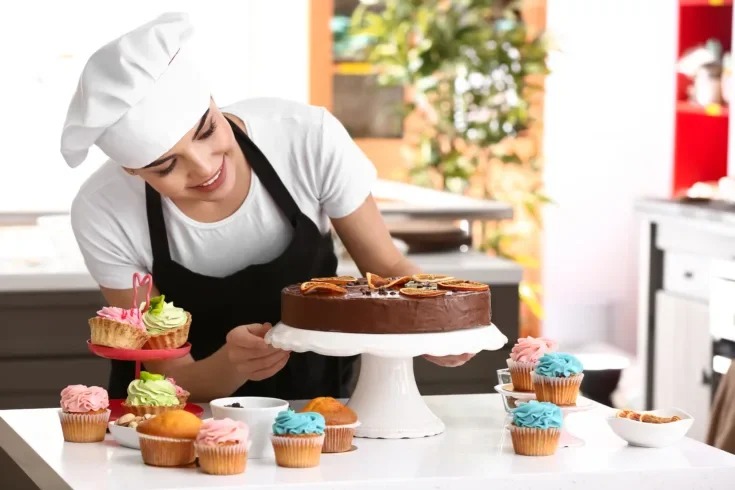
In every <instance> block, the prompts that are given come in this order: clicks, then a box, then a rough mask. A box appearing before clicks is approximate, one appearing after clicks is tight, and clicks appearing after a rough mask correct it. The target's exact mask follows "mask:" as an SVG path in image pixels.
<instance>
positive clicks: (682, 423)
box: [607, 408, 694, 447]
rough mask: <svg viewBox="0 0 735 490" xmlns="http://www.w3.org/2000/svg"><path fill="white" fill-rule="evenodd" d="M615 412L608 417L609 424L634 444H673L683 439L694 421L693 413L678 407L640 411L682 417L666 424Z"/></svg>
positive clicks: (623, 437)
mask: <svg viewBox="0 0 735 490" xmlns="http://www.w3.org/2000/svg"><path fill="white" fill-rule="evenodd" d="M615 413H617V411H615V412H613V414H612V415H611V416H609V417H608V418H607V423H608V425H609V426H610V428H611V429H612V430H613V432H614V433H615V434H616V435H617V436H618V437H620V438H621V439H623V440H624V441H626V442H627V443H628V444H630V445H632V446H641V447H666V446H671V445H672V444H675V443H677V442H679V441H680V440H681V439H683V438H684V436H685V435H686V433H687V432H688V431H689V429H690V428H691V427H692V424H693V423H694V419H693V418H692V416H691V415H689V414H688V413H686V412H685V411H683V410H679V409H678V408H670V409H661V410H651V411H648V412H639V413H641V414H645V413H650V414H652V415H657V416H659V417H673V416H674V415H678V416H679V417H681V420H677V421H676V422H668V423H666V424H652V423H650V422H639V421H636V420H631V419H622V418H617V417H616V416H615Z"/></svg>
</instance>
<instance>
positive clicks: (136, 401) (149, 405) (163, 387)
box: [122, 371, 186, 415]
mask: <svg viewBox="0 0 735 490" xmlns="http://www.w3.org/2000/svg"><path fill="white" fill-rule="evenodd" d="M185 406H186V405H185V404H184V403H181V402H180V401H179V399H178V398H177V396H176V387H175V386H174V385H173V384H172V383H171V382H170V381H168V380H166V379H164V377H163V375H161V374H151V373H149V372H147V371H141V372H140V379H136V380H133V381H131V382H130V384H129V385H128V397H127V398H126V399H125V401H124V402H123V403H122V408H123V412H125V413H132V414H134V415H145V414H147V413H150V414H153V415H158V414H161V413H163V412H168V411H171V410H183V409H184V407H185Z"/></svg>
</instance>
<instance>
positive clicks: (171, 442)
mask: <svg viewBox="0 0 735 490" xmlns="http://www.w3.org/2000/svg"><path fill="white" fill-rule="evenodd" d="M201 425H202V421H201V420H199V417H197V416H196V415H194V414H192V413H189V412H185V411H184V410H172V411H170V412H165V413H162V414H160V415H157V416H156V417H153V418H151V419H148V420H146V421H144V422H143V423H141V424H139V425H138V427H136V429H135V430H136V432H137V433H138V440H139V441H140V452H141V455H142V456H143V462H144V463H145V464H147V465H151V466H184V465H188V464H191V463H193V462H194V460H195V459H196V455H195V452H194V440H195V439H196V437H197V434H198V433H199V429H200V427H201Z"/></svg>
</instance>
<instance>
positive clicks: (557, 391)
mask: <svg viewBox="0 0 735 490" xmlns="http://www.w3.org/2000/svg"><path fill="white" fill-rule="evenodd" d="M582 370H583V367H582V363H581V362H579V359H577V358H576V357H574V356H573V355H571V354H564V353H558V352H552V353H550V354H544V355H543V356H541V359H539V361H538V364H537V365H536V368H535V369H534V371H533V372H532V373H531V378H532V379H533V391H535V392H536V399H537V400H538V401H541V402H551V403H554V404H556V405H559V406H560V407H568V406H572V405H576V404H577V395H579V387H580V385H581V384H582V378H583V377H584V373H582Z"/></svg>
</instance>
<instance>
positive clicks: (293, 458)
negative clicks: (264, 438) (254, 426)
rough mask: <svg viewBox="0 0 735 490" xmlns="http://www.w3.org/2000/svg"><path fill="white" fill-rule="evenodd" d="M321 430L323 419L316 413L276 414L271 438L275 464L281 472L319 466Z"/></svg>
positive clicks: (322, 442) (322, 433)
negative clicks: (288, 469)
mask: <svg viewBox="0 0 735 490" xmlns="http://www.w3.org/2000/svg"><path fill="white" fill-rule="evenodd" d="M325 426H326V423H325V421H324V416H322V415H321V414H319V413H316V412H301V413H296V412H294V411H293V410H291V409H289V410H284V411H283V412H280V413H279V414H278V415H277V416H276V421H275V423H274V424H273V434H272V435H271V442H272V443H273V451H274V452H275V454H276V464H278V466H283V467H285V468H313V467H314V466H319V457H320V456H321V454H322V446H323V445H324V428H325Z"/></svg>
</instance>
